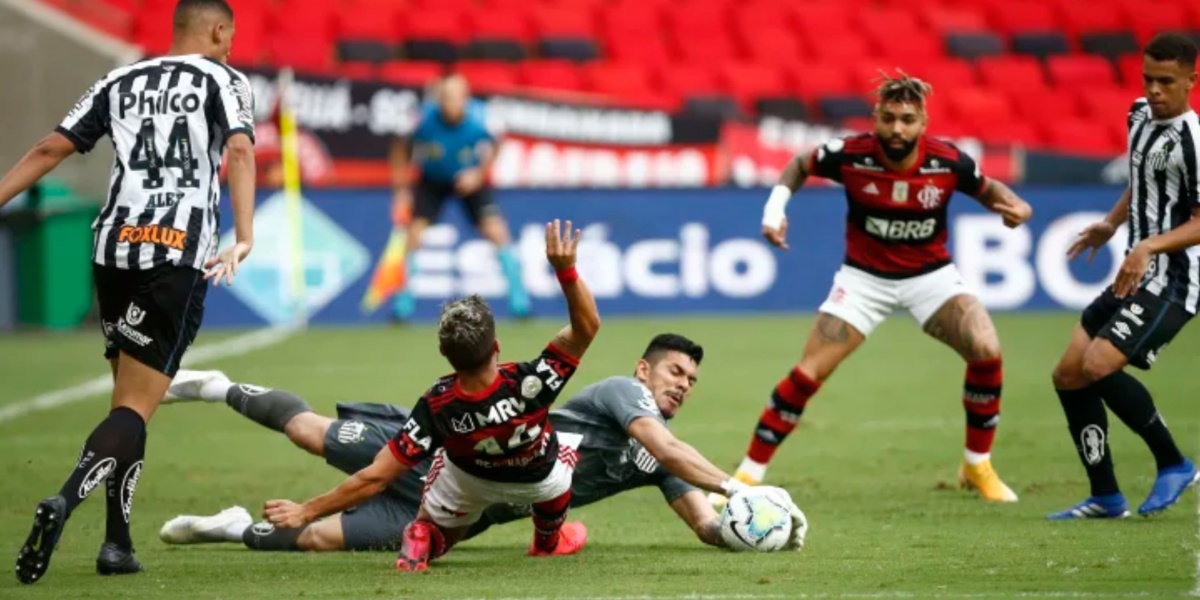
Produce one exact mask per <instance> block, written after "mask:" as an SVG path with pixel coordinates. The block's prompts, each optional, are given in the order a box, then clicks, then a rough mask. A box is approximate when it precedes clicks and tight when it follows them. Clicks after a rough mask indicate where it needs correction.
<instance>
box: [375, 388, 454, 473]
mask: <svg viewBox="0 0 1200 600" xmlns="http://www.w3.org/2000/svg"><path fill="white" fill-rule="evenodd" d="M441 445H442V442H441V440H440V439H439V438H438V435H437V428H436V427H434V423H433V411H431V410H429V404H428V403H427V402H426V401H425V398H421V399H420V400H418V401H417V405H416V406H414V407H413V411H412V414H411V415H409V417H408V420H407V421H405V422H404V425H403V426H402V427H401V428H400V431H398V432H396V436H395V437H393V438H392V439H391V440H390V441H389V442H388V448H390V449H391V451H392V455H393V456H395V457H396V460H398V461H400V462H402V463H404V464H405V465H408V466H409V467H413V466H415V465H417V464H418V463H420V462H421V461H423V460H425V458H427V457H428V456H429V455H430V454H432V453H433V451H434V450H435V449H437V448H439V447H441Z"/></svg>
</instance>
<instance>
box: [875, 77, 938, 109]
mask: <svg viewBox="0 0 1200 600" xmlns="http://www.w3.org/2000/svg"><path fill="white" fill-rule="evenodd" d="M896 72H897V73H898V75H897V76H895V77H893V76H891V75H888V74H887V73H886V72H884V71H882V70H881V71H879V75H880V78H879V86H878V87H876V88H875V95H876V96H877V97H878V98H879V102H880V103H884V102H899V103H901V104H914V105H916V106H919V107H921V109H922V110H924V108H925V99H926V98H928V97H929V96H931V95H933V86H932V85H929V83H928V82H926V81H924V80H921V79H918V78H916V77H913V76H911V75H909V74H908V73H905V72H904V71H901V70H899V69H897V70H896Z"/></svg>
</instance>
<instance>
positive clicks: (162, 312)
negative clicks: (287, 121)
mask: <svg viewBox="0 0 1200 600" xmlns="http://www.w3.org/2000/svg"><path fill="white" fill-rule="evenodd" d="M164 25H166V24H165V23H164ZM233 31H234V24H233V11H232V10H230V8H229V5H228V4H226V3H225V2H224V0H180V2H179V3H178V4H177V5H176V7H175V12H174V32H173V40H172V42H171V49H170V51H169V52H168V53H167V55H166V56H163V57H159V58H153V59H150V60H145V61H141V62H138V63H134V64H132V65H129V66H125V67H121V68H118V69H115V70H113V71H112V72H110V73H109V74H108V75H106V76H105V77H104V78H103V79H101V80H100V81H99V82H97V83H96V84H95V85H93V86H92V88H91V89H90V90H88V92H87V93H86V94H84V96H83V98H81V99H80V100H79V102H78V103H77V104H76V105H75V108H73V109H72V110H71V112H70V113H69V114H68V115H67V117H66V118H65V119H63V122H62V124H61V125H59V127H58V128H57V129H56V130H55V132H54V133H51V134H50V135H48V136H46V137H45V138H43V139H42V140H41V141H40V142H38V144H37V145H36V146H35V147H34V148H33V150H31V151H30V152H29V153H28V154H26V155H25V157H24V158H22V159H21V162H19V163H18V164H17V165H16V166H15V167H13V169H12V170H11V171H9V172H8V174H7V175H5V176H4V179H3V180H0V206H3V205H4V204H5V203H6V202H8V201H9V200H11V199H12V198H13V197H14V196H16V195H17V193H19V192H20V191H22V190H24V189H27V188H28V187H29V186H31V185H33V184H34V183H35V182H36V181H37V180H38V179H39V178H41V177H42V176H43V175H45V174H46V173H49V172H50V171H51V170H52V169H54V168H55V167H56V166H58V164H59V163H60V162H62V161H63V160H64V159H66V158H67V157H68V156H70V155H71V154H73V153H75V152H80V153H83V152H88V151H90V150H91V149H92V148H93V147H94V146H95V145H96V143H97V142H98V141H100V138H101V137H103V136H105V135H108V136H109V137H111V138H112V143H113V149H114V150H115V154H116V158H115V161H114V164H113V171H112V173H113V174H112V185H111V187H110V190H109V194H108V199H107V201H106V202H105V204H104V208H103V209H102V210H101V212H100V216H99V218H97V219H96V222H95V224H94V225H93V229H94V230H95V252H94V256H93V258H92V260H93V265H92V275H93V278H94V279H95V284H96V296H97V300H98V302H99V305H100V319H101V322H102V325H103V331H104V336H105V338H106V339H105V342H106V344H105V346H106V347H105V352H104V357H105V358H107V359H108V360H109V363H110V365H111V367H112V373H113V379H114V380H115V384H114V388H113V394H112V411H111V412H110V413H109V414H108V416H107V417H106V418H105V419H104V420H103V421H101V422H100V424H99V425H97V426H96V428H95V429H94V430H93V431H92V433H91V435H90V436H89V437H88V439H87V441H86V442H85V443H84V446H83V450H82V451H81V452H80V454H79V457H78V459H76V460H73V461H72V462H73V463H74V464H75V466H74V468H73V471H72V472H71V474H70V476H69V477H68V478H67V481H66V483H64V484H63V487H62V488H61V490H60V491H59V492H58V493H57V494H55V495H54V496H50V497H49V498H46V499H44V500H42V501H41V503H39V504H38V507H37V511H36V514H35V517H34V524H33V530H32V531H31V532H30V534H29V537H28V538H27V540H26V541H25V544H24V545H23V546H22V548H21V550H20V553H19V555H18V557H17V568H16V574H17V579H19V580H20V581H21V582H22V583H33V582H35V581H37V580H38V579H40V578H41V577H42V575H44V574H45V572H46V569H47V568H49V566H50V555H51V553H52V552H53V551H54V547H55V545H56V544H57V543H58V540H59V537H60V536H61V535H62V531H63V527H64V525H65V523H66V520H67V517H69V516H70V515H71V512H72V511H74V510H75V508H76V507H78V506H79V505H80V504H81V503H82V502H83V501H84V500H85V499H86V498H87V497H88V495H89V494H91V493H92V492H93V491H95V489H96V488H97V487H99V486H100V484H101V482H106V483H107V487H108V505H107V518H106V531H105V536H104V543H103V544H102V545H101V546H100V554H99V557H98V558H97V559H96V570H97V572H99V573H100V574H101V575H115V574H126V573H137V572H139V571H141V570H142V566H141V564H139V563H138V561H137V559H136V558H135V557H134V554H133V542H132V540H131V539H130V535H129V518H130V511H131V510H132V507H133V492H134V489H135V488H136V487H137V484H138V479H139V478H140V475H141V472H142V459H143V457H144V456H145V451H146V433H147V432H146V424H147V423H148V422H149V421H150V417H151V415H153V414H154V411H155V409H156V408H158V404H159V402H160V401H162V399H163V394H164V393H165V392H166V391H167V386H168V385H169V384H170V383H171V378H172V377H173V376H174V375H175V372H176V370H178V369H179V362H180V359H181V358H182V357H183V355H184V353H185V352H186V351H187V349H188V346H190V345H191V343H192V341H193V340H194V339H195V337H196V333H197V331H198V330H199V328H200V322H201V320H202V319H203V317H204V296H205V290H206V289H207V285H206V283H205V280H206V279H213V282H214V284H215V283H217V282H219V281H220V280H221V279H222V278H224V279H225V281H226V283H227V284H232V283H233V276H234V274H235V273H237V270H238V265H239V262H240V261H241V260H242V259H244V258H245V257H246V255H247V254H249V253H250V248H251V245H252V244H253V241H252V240H253V218H254V148H253V144H254V104H253V97H252V94H251V92H250V84H249V82H248V81H247V80H246V77H245V76H244V75H242V74H241V73H238V72H237V71H234V70H233V69H231V68H229V67H228V66H226V65H225V60H226V58H227V57H228V56H229V50H230V48H231V47H232V44H233ZM223 152H224V153H225V154H226V155H227V158H228V161H229V184H230V196H231V197H232V203H233V213H234V215H233V217H234V227H235V230H236V231H237V243H236V244H234V245H232V246H230V247H229V248H228V249H227V250H225V251H223V252H221V253H220V254H219V255H218V254H217V220H218V217H217V200H218V199H219V197H220V186H219V184H218V181H217V174H218V171H219V169H220V165H221V160H222V153H223ZM206 270H207V273H206V272H205V271H206Z"/></svg>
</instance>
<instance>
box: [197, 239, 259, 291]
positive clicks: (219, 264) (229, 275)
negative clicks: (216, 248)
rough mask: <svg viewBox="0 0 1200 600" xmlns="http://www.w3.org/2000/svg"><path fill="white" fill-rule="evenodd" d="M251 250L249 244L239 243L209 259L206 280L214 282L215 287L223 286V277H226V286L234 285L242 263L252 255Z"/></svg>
mask: <svg viewBox="0 0 1200 600" xmlns="http://www.w3.org/2000/svg"><path fill="white" fill-rule="evenodd" d="M250 248H251V245H250V244H249V243H248V242H238V243H236V244H234V245H232V246H230V247H228V248H226V249H225V250H223V251H222V252H221V253H220V254H218V255H216V256H214V257H213V258H211V259H209V261H208V262H206V263H204V270H205V273H204V279H205V280H206V281H207V280H209V279H211V280H213V286H214V287H215V286H218V285H220V284H221V277H224V278H225V285H226V286H231V285H233V277H234V275H237V272H238V267H239V266H241V264H242V261H243V260H245V259H246V257H247V256H248V255H249V254H250Z"/></svg>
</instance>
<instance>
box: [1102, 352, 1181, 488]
mask: <svg viewBox="0 0 1200 600" xmlns="http://www.w3.org/2000/svg"><path fill="white" fill-rule="evenodd" d="M1092 388H1093V389H1095V390H1096V391H1097V392H1099V394H1100V395H1101V396H1102V397H1103V398H1104V403H1105V404H1107V405H1108V408H1109V410H1111V411H1113V414H1115V415H1117V417H1118V418H1120V419H1121V422H1123V423H1125V425H1126V426H1127V427H1129V428H1130V429H1132V430H1133V431H1134V433H1136V434H1138V435H1140V436H1142V439H1143V440H1145V441H1146V445H1147V446H1149V447H1150V451H1151V452H1153V453H1154V462H1155V463H1157V465H1158V470H1160V471H1161V470H1163V469H1165V468H1167V467H1174V466H1176V465H1178V464H1179V463H1182V462H1183V453H1181V452H1180V451H1179V446H1176V445H1175V440H1174V439H1173V438H1172V437H1171V432H1170V431H1169V430H1168V429H1167V424H1166V423H1164V422H1163V420H1162V416H1161V415H1159V414H1158V409H1157V408H1156V407H1155V406H1154V399H1153V398H1152V397H1151V396H1150V391H1149V390H1147V389H1146V386H1144V385H1142V382H1140V381H1138V380H1137V378H1136V377H1134V376H1133V375H1130V374H1129V373H1126V372H1125V371H1117V372H1116V373H1113V374H1112V375H1109V376H1108V377H1105V378H1104V379H1101V380H1100V381H1097V382H1096V383H1094V384H1092Z"/></svg>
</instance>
